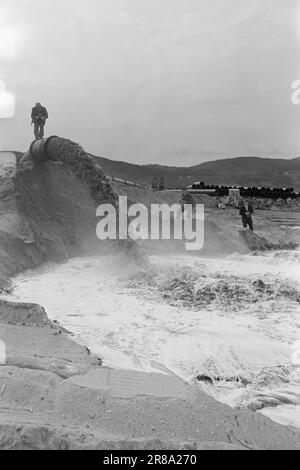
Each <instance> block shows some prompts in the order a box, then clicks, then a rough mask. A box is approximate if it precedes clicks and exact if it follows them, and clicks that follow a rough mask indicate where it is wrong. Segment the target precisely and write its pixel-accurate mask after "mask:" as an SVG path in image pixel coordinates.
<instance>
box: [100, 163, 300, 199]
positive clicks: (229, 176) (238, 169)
mask: <svg viewBox="0 0 300 470" xmlns="http://www.w3.org/2000/svg"><path fill="white" fill-rule="evenodd" d="M92 157H93V158H94V159H95V162H97V163H98V164H99V165H100V166H101V167H102V168H103V170H104V172H105V173H106V174H108V175H111V176H116V177H119V178H124V179H128V180H132V181H135V182H137V183H144V184H151V183H152V180H153V178H154V177H155V176H157V177H161V176H163V178H164V179H165V183H166V186H167V187H170V188H177V187H185V186H187V185H189V184H191V183H193V182H195V181H204V182H205V183H206V184H218V185H234V186H238V185H240V186H266V187H293V188H295V190H296V191H300V157H298V158H294V159H291V160H284V159H273V158H272V159H271V158H259V157H238V158H228V159H224V160H216V161H212V162H206V163H201V164H200V165H196V166H192V167H170V166H161V165H135V164H132V163H127V162H120V161H114V160H109V159H107V158H103V157H96V156H94V155H92Z"/></svg>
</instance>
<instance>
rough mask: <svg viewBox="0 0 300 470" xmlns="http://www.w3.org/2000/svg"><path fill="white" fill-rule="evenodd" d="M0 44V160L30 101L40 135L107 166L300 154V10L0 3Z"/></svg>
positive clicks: (287, 4)
mask: <svg viewBox="0 0 300 470" xmlns="http://www.w3.org/2000/svg"><path fill="white" fill-rule="evenodd" d="M1 37H2V44H0V81H1V82H0V85H1V86H0V93H1V89H2V94H3V86H4V84H5V85H6V89H7V92H11V93H14V94H15V98H16V108H15V115H14V117H13V118H9V119H0V148H1V149H16V150H24V151H25V150H26V149H27V147H28V145H29V143H30V142H31V140H32V138H33V132H32V128H31V127H30V112H31V107H32V105H33V104H34V103H35V102H36V101H41V102H42V103H43V104H44V105H46V106H47V108H48V111H49V116H50V119H49V121H48V124H47V129H46V130H47V135H51V134H56V135H61V136H63V137H67V138H70V139H72V140H75V141H76V142H79V143H81V144H82V145H83V146H84V147H85V148H86V150H88V151H90V152H93V153H95V154H98V155H102V156H107V157H109V158H113V159H118V160H127V161H130V162H136V163H148V162H149V163H161V164H168V165H192V164H197V163H200V162H202V161H206V160H212V159H216V158H224V157H232V156H243V155H258V156H269V157H284V158H291V157H296V156H299V155H300V105H298V106H296V105H294V104H292V102H291V94H292V90H291V84H292V82H293V81H294V80H297V79H299V80H300V63H299V62H300V56H299V46H300V2H299V0H284V1H283V0H0V38H1ZM0 103H1V99H0Z"/></svg>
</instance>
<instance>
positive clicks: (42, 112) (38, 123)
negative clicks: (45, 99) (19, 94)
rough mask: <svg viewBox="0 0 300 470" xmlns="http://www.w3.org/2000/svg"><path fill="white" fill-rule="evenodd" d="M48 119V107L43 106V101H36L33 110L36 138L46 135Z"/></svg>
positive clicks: (32, 120)
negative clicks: (45, 129)
mask: <svg viewBox="0 0 300 470" xmlns="http://www.w3.org/2000/svg"><path fill="white" fill-rule="evenodd" d="M47 119H48V111H47V109H46V108H45V107H44V106H42V105H41V103H36V105H35V107H34V108H32V112H31V124H34V135H35V140H38V139H42V138H43V137H44V128H45V124H46V120H47Z"/></svg>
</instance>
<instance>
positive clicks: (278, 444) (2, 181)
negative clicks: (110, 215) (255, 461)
mask: <svg viewBox="0 0 300 470" xmlns="http://www.w3.org/2000/svg"><path fill="white" fill-rule="evenodd" d="M14 162H15V160H14V158H13V155H12V154H5V155H3V154H2V155H1V156H0V223H1V226H0V261H1V264H0V280H1V276H2V280H3V277H5V276H6V277H9V276H11V275H13V274H14V273H16V272H20V271H22V270H24V269H26V268H30V267H34V266H36V265H39V264H41V263H42V262H43V261H45V260H47V259H53V258H54V259H55V260H57V259H61V258H62V259H63V257H65V258H66V257H68V256H70V254H72V250H75V249H78V243H79V242H78V241H77V240H76V239H75V238H74V239H72V243H71V244H70V243H69V239H70V233H71V232H72V230H71V229H74V227H75V228H77V229H78V230H77V232H76V233H81V231H80V228H81V227H82V225H83V220H85V219H83V218H81V216H82V217H83V214H87V209H88V210H89V211H90V212H91V213H92V214H93V217H94V206H93V205H91V206H88V198H87V196H86V189H84V188H83V189H82V194H79V193H78V191H79V188H78V191H77V192H76V195H77V200H75V201H74V200H73V199H72V198H71V195H72V191H73V192H74V180H73V179H72V176H70V174H69V173H68V174H67V173H65V174H64V175H63V174H62V170H61V168H60V167H59V166H55V165H50V164H49V165H48V167H47V168H46V170H43V171H42V170H41V171H36V172H34V173H33V176H31V175H29V176H25V177H24V178H23V183H24V184H23V186H22V185H20V184H19V188H18V189H19V190H21V198H22V201H21V203H23V207H24V208H25V209H26V210H27V213H26V216H27V217H28V220H30V226H31V227H32V228H33V229H34V237H33V239H32V240H30V244H29V245H30V246H29V248H28V246H27V241H28V240H26V237H25V238H22V236H20V233H19V231H18V229H17V228H15V227H16V226H15V224H17V225H18V223H19V222H20V219H19V217H21V220H22V217H23V216H24V214H23V213H21V214H20V212H19V209H18V207H20V203H19V204H17V203H16V200H17V194H16V193H14V179H15V174H14ZM8 167H10V168H12V170H11V169H9V168H8ZM41 188H43V191H41ZM69 195H70V198H68V196H69ZM79 196H81V197H80V198H79ZM49 201H50V202H49ZM62 202H63V205H62ZM85 202H86V206H84V203H85ZM47 211H48V212H47ZM71 211H73V212H71ZM37 215H38V217H37ZM33 216H34V217H37V218H36V219H34V217H33ZM86 217H87V216H86ZM220 217H224V218H226V217H227V216H226V215H224V214H220ZM64 220H66V221H67V222H68V224H66V225H65V226H63V222H62V221H64ZM91 220H92V219H91ZM224 220H225V219H224ZM237 220H238V219H237ZM37 221H38V222H37ZM54 222H55V223H54ZM37 223H39V224H40V225H39V226H37ZM91 226H92V224H91ZM15 230H16V232H14V231H15ZM81 230H82V229H81ZM72 233H73V232H72ZM85 235H86V233H85V232H84V233H83V234H82V238H83V237H84V236H85ZM78 238H79V235H78ZM33 241H35V246H32V242H33ZM0 287H1V284H0ZM53 295H55V293H53ZM0 340H1V341H3V342H4V343H5V346H6V361H5V364H3V365H1V366H0V449H71V448H72V449H73V448H74V449H139V448H146V449H211V448H216V449H231V448H242V449H257V448H259V449H296V448H297V449H299V448H300V432H299V431H297V430H296V429H293V428H288V427H284V426H281V425H278V424H276V423H274V422H272V421H270V420H269V419H268V418H266V417H264V416H261V415H258V414H255V413H252V412H237V411H236V410H234V409H232V408H230V407H228V406H226V405H224V404H221V403H219V402H217V401H216V400H215V399H214V398H212V397H209V396H208V395H207V394H205V393H203V392H201V391H200V390H199V388H198V387H197V386H194V385H187V384H186V383H185V382H183V381H182V380H180V379H179V378H177V377H176V376H174V375H173V374H171V373H170V374H168V373H165V374H164V375H162V374H150V375H149V374H145V373H143V372H139V373H136V372H126V371H125V372H124V371H117V370H112V369H108V368H103V366H101V360H100V359H98V358H97V357H93V356H92V355H91V354H90V353H89V351H88V350H87V349H86V348H85V347H82V346H79V345H78V344H76V343H75V342H74V341H72V340H71V339H70V337H69V335H68V334H67V332H65V331H64V330H63V329H62V328H60V326H59V325H58V324H55V323H51V322H50V321H49V320H48V318H47V315H46V312H45V311H44V310H43V308H42V307H39V306H35V305H24V304H9V303H6V302H0Z"/></svg>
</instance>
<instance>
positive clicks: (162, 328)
mask: <svg viewBox="0 0 300 470" xmlns="http://www.w3.org/2000/svg"><path fill="white" fill-rule="evenodd" d="M299 268H300V252H298V251H295V252H277V253H268V254H264V255H259V256H252V255H251V256H250V255H249V256H244V255H243V256H242V255H232V256H230V257H228V258H222V259H207V258H206V259H201V258H195V257H188V256H181V257H178V256H177V257H176V256H174V257H172V258H170V257H168V258H167V257H152V258H151V264H150V267H145V269H139V270H138V271H136V270H135V269H131V268H129V267H127V266H126V267H125V266H124V262H122V261H120V259H118V258H114V257H99V258H88V259H87V258H77V259H72V260H70V261H69V262H67V263H66V264H64V265H48V266H46V267H44V268H43V269H40V270H38V271H35V272H27V273H25V274H23V275H20V276H18V277H17V278H16V279H15V280H14V291H13V293H12V294H11V295H10V296H9V297H8V299H9V300H13V301H22V302H35V303H39V304H41V305H43V306H44V307H45V308H46V311H47V313H48V316H49V317H50V319H52V320H57V321H59V323H60V324H61V325H62V326H64V327H65V328H67V329H68V330H69V331H70V332H72V334H73V335H74V337H75V339H76V340H77V341H79V342H81V343H83V344H85V345H87V346H88V347H89V348H90V349H91V350H92V352H93V353H95V354H96V355H98V356H100V357H101V358H102V359H103V360H104V363H105V364H107V365H110V366H113V367H116V368H134V369H142V370H146V371H150V370H153V369H155V370H160V371H161V372H162V373H163V372H164V367H163V366H165V367H166V368H168V369H171V370H172V371H173V372H175V373H177V374H178V375H179V376H181V377H182V378H184V379H185V380H189V381H195V382H197V383H199V386H201V387H203V388H204V389H205V390H206V391H207V392H208V393H210V394H212V395H214V396H215V397H216V398H217V399H219V400H221V401H223V402H226V403H228V404H230V405H232V406H238V407H248V408H250V409H253V410H262V412H263V413H264V414H266V415H268V416H269V417H271V418H273V419H274V420H277V421H279V422H281V423H283V424H293V425H295V426H298V427H300V374H299V365H297V363H295V362H293V360H292V358H293V354H294V353H295V350H294V349H293V346H294V345H295V344H296V343H297V341H299V339H300V269H299ZM6 299H7V297H6ZM161 365H162V366H161Z"/></svg>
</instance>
